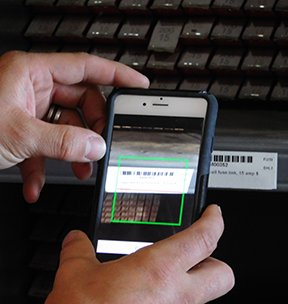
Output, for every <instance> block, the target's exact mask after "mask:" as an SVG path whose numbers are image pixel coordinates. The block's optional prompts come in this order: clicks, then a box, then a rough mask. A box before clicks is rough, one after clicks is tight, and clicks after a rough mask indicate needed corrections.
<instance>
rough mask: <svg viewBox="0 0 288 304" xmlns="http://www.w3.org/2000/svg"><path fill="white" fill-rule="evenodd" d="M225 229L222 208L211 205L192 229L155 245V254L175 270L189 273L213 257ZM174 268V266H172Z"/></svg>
mask: <svg viewBox="0 0 288 304" xmlns="http://www.w3.org/2000/svg"><path fill="white" fill-rule="evenodd" d="M223 229H224V222H223V218H222V216H221V211H220V208H219V207H218V206H217V205H209V206H208V207H207V208H206V210H205V211H204V213H203V214H202V216H201V218H200V219H199V220H197V221H196V222H195V223H193V224H192V226H191V227H189V228H187V229H185V230H183V231H181V232H179V233H176V234H175V235H173V236H171V237H169V238H167V239H164V240H162V241H160V242H158V243H155V244H154V245H153V246H155V247H154V248H155V250H154V253H155V254H156V255H158V254H159V255H161V256H159V259H161V261H162V262H163V263H165V264H166V263H167V264H166V265H174V267H175V270H177V269H178V270H179V268H180V270H183V269H184V270H185V271H188V270H189V269H191V268H192V267H194V266H195V265H196V264H198V263H199V262H201V261H203V260H204V259H206V258H207V257H209V256H210V255H211V253H212V252H213V251H214V250H215V248H216V246H217V242H218V240H219V238H220V237H221V235H222V233H223ZM172 267H173V266H172Z"/></svg>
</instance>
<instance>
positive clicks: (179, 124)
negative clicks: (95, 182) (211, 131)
mask: <svg viewBox="0 0 288 304" xmlns="http://www.w3.org/2000/svg"><path fill="white" fill-rule="evenodd" d="M203 124H204V118H203V117H185V116H179V117H177V116H159V115H157V116H153V115H134V114H133V115H127V114H114V122H113V132H112V140H111V145H110V153H109V159H108V166H107V171H106V176H105V177H106V180H105V188H104V192H103V204H102V210H101V219H100V223H99V224H98V227H97V245H96V252H97V254H98V255H99V254H100V256H102V257H103V255H102V254H104V256H105V257H107V259H111V258H113V257H114V256H115V257H118V256H119V255H126V254H130V253H132V252H134V251H136V250H138V249H140V248H142V247H145V246H147V245H150V244H152V243H154V242H156V241H158V240H161V239H164V238H166V237H168V236H170V235H172V234H174V233H176V232H178V231H180V230H183V229H184V228H186V227H188V226H189V225H191V219H192V213H193V208H194V202H195V186H196V178H197V168H198V163H199V153H200V146H201V139H202V133H203ZM104 260H105V258H104Z"/></svg>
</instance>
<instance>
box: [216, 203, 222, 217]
mask: <svg viewBox="0 0 288 304" xmlns="http://www.w3.org/2000/svg"><path fill="white" fill-rule="evenodd" d="M217 207H218V212H219V214H221V215H222V210H221V207H220V206H219V205H217Z"/></svg>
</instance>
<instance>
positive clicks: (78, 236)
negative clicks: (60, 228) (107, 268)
mask: <svg viewBox="0 0 288 304" xmlns="http://www.w3.org/2000/svg"><path fill="white" fill-rule="evenodd" d="M74 259H87V260H93V262H95V261H96V255H95V250H94V247H93V245H92V243H91V242H90V240H89V238H88V237H87V235H86V234H85V233H84V232H82V231H80V230H72V231H70V232H69V233H68V234H67V235H66V237H65V238H64V240H63V242H62V250H61V253H60V262H59V263H60V266H61V265H62V264H63V263H65V262H67V261H68V260H70V261H71V260H74Z"/></svg>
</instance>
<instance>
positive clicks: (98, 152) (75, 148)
mask: <svg viewBox="0 0 288 304" xmlns="http://www.w3.org/2000/svg"><path fill="white" fill-rule="evenodd" d="M37 124H38V125H39V126H38V128H37V134H38V136H37V135H35V138H36V140H37V142H36V143H35V144H34V147H36V149H37V151H34V153H35V154H36V155H39V154H40V155H41V156H46V157H50V158H56V159H62V160H66V161H70V162H89V161H96V160H99V159H101V158H102V157H103V156H104V154H105V152H106V144H105V141H104V139H103V138H102V137H101V136H100V135H99V134H97V133H96V132H94V131H92V130H89V129H85V128H82V127H75V126H69V125H54V124H49V123H46V122H43V121H37ZM39 129H40V130H39ZM39 135H40V136H39Z"/></svg>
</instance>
